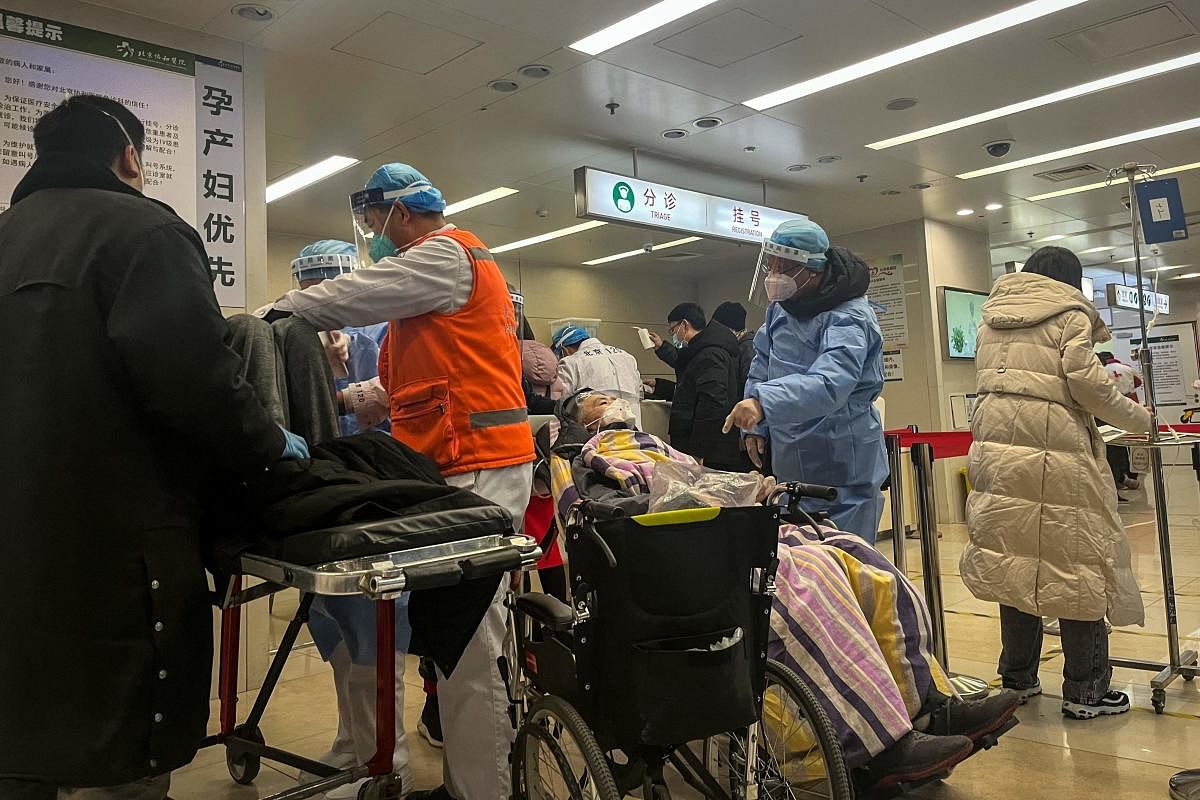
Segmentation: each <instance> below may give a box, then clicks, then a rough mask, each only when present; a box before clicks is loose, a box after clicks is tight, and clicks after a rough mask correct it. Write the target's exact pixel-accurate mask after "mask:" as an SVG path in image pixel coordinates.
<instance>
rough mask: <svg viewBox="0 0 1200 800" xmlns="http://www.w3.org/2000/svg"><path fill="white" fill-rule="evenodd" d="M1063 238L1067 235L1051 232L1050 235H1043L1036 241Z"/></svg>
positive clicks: (1059, 240) (1055, 240) (1052, 240)
mask: <svg viewBox="0 0 1200 800" xmlns="http://www.w3.org/2000/svg"><path fill="white" fill-rule="evenodd" d="M1065 238H1067V235H1066V234H1065V233H1055V234H1051V235H1050V236H1043V237H1042V238H1041V239H1038V241H1039V242H1061V241H1062V240H1063V239H1065Z"/></svg>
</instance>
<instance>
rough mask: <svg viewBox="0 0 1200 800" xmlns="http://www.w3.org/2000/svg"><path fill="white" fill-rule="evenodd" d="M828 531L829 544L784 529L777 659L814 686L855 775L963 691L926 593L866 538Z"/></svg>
mask: <svg viewBox="0 0 1200 800" xmlns="http://www.w3.org/2000/svg"><path fill="white" fill-rule="evenodd" d="M823 533H824V535H825V539H824V541H821V540H819V539H818V538H817V537H816V534H815V533H814V532H813V530H812V529H811V528H798V527H796V526H794V525H783V526H781V527H780V529H779V545H780V546H779V573H778V577H777V580H776V583H777V586H778V593H777V594H776V596H775V606H774V612H775V613H774V614H772V615H771V631H772V634H773V636H772V640H771V642H770V643H769V644H768V654H769V655H770V656H771V657H772V658H774V659H777V660H779V661H781V662H783V663H784V664H786V665H787V666H789V667H791V668H792V669H794V670H795V671H796V672H798V673H799V674H800V676H801V677H802V678H804V680H805V682H806V683H808V684H809V685H810V686H811V687H812V688H813V690H814V691H815V692H816V695H817V698H818V699H819V700H820V702H821V705H822V706H823V707H824V709H825V711H826V713H827V714H828V715H829V718H830V719H831V720H832V721H833V723H834V727H835V728H836V729H837V731H838V738H839V739H840V741H841V745H842V751H843V754H844V755H845V758H846V763H847V765H848V766H850V767H851V768H854V767H859V766H862V765H864V764H866V763H867V762H868V761H869V760H870V759H871V757H872V756H875V755H878V754H879V753H881V752H883V751H884V750H886V749H887V748H888V747H890V746H891V745H892V744H894V743H895V742H896V741H898V740H899V739H900V737H902V736H904V735H905V734H906V733H908V732H909V731H910V730H911V729H912V720H913V719H914V718H915V717H917V716H918V715H919V714H920V713H922V710H923V709H926V710H927V709H928V707H930V706H932V705H933V704H936V703H938V702H940V701H941V700H943V699H945V698H946V697H948V696H949V695H950V694H952V693H953V690H952V689H951V687H950V682H949V678H948V677H947V675H946V672H945V670H943V669H942V666H941V665H940V664H939V663H938V662H937V660H936V659H935V658H934V657H933V653H932V650H931V639H930V619H929V610H928V609H927V608H926V606H925V600H924V598H923V597H922V596H921V594H920V592H919V591H918V590H917V588H916V587H915V586H913V584H912V583H911V582H910V581H909V580H908V579H907V578H906V577H904V576H903V575H902V574H901V573H900V572H899V571H898V570H896V568H895V567H893V566H892V564H891V563H890V562H889V561H888V560H887V559H886V558H884V557H883V555H882V554H880V553H879V551H877V550H875V549H874V548H873V547H871V546H870V545H869V544H867V543H866V542H865V541H863V540H862V539H860V538H859V537H857V536H853V535H851V534H846V533H839V532H837V531H835V530H832V529H827V530H825V531H823Z"/></svg>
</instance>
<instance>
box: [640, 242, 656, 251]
mask: <svg viewBox="0 0 1200 800" xmlns="http://www.w3.org/2000/svg"><path fill="white" fill-rule="evenodd" d="M642 252H643V253H653V252H654V242H646V243H645V244H644V245H642Z"/></svg>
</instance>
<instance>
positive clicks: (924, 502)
mask: <svg viewBox="0 0 1200 800" xmlns="http://www.w3.org/2000/svg"><path fill="white" fill-rule="evenodd" d="M910 451H911V453H912V461H913V477H914V478H915V479H916V484H917V530H918V531H919V532H920V534H921V572H922V574H923V575H924V579H925V602H926V603H927V604H928V605H929V616H930V618H931V619H932V620H933V630H932V631H931V632H930V633H931V637H930V638H931V639H932V644H933V654H934V655H935V656H936V657H937V660H938V661H939V662H940V663H941V665H942V667H943V668H945V669H947V670H948V669H949V668H950V667H949V662H948V660H947V659H948V656H947V653H946V620H945V609H944V608H943V603H942V568H941V562H940V561H939V557H938V555H939V554H938V532H937V496H936V494H935V490H934V486H933V445H931V444H929V443H928V442H914V443H913V445H912V447H911V448H910Z"/></svg>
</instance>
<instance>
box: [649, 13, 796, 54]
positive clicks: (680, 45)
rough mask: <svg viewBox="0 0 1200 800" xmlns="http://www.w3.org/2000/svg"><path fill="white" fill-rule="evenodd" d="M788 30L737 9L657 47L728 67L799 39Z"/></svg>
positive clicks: (692, 28) (669, 37)
mask: <svg viewBox="0 0 1200 800" xmlns="http://www.w3.org/2000/svg"><path fill="white" fill-rule="evenodd" d="M799 38H800V35H799V34H797V33H794V32H793V31H791V30H789V29H788V28H786V27H783V26H780V25H776V24H774V23H772V22H770V21H769V20H765V19H763V18H762V17H760V16H758V15H756V14H751V13H750V12H749V11H745V10H744V9H741V8H735V9H732V10H730V11H727V12H725V13H724V14H721V15H720V16H718V17H713V18H712V19H708V20H705V21H704V22H701V23H700V24H698V25H693V26H692V27H690V28H688V29H687V30H683V31H680V32H679V33H677V34H675V35H674V36H668V37H667V38H665V39H662V40H660V41H658V42H656V43H655V44H657V45H658V46H659V47H661V48H662V49H664V50H669V51H670V52H672V53H678V54H679V55H681V56H687V57H688V58H693V59H695V60H696V61H700V62H702V63H705V64H708V65H709V66H713V67H727V66H729V65H730V64H735V63H737V62H738V61H743V60H745V59H747V58H750V57H751V56H756V55H758V54H759V53H765V52H766V51H767V50H770V49H772V48H774V47H778V46H779V45H781V44H785V43H787V42H790V41H793V40H794V39H799Z"/></svg>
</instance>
